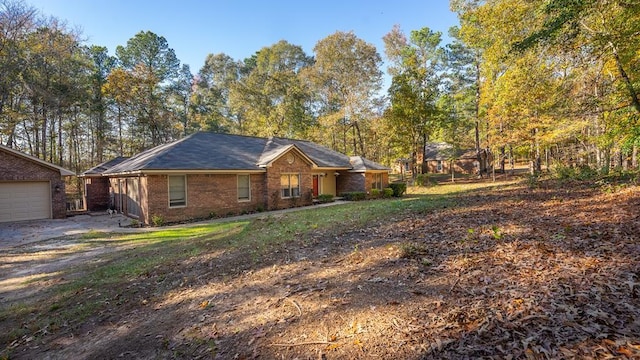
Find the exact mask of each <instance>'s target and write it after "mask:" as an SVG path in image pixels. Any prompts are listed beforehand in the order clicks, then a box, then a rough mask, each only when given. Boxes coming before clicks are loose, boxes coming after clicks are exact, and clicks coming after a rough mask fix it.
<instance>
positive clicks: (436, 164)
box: [418, 143, 492, 174]
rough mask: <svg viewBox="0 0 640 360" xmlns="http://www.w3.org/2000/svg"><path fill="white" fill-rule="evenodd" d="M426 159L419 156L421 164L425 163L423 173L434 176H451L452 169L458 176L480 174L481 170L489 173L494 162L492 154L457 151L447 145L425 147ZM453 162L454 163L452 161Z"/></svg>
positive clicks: (468, 150)
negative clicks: (491, 162) (491, 163)
mask: <svg viewBox="0 0 640 360" xmlns="http://www.w3.org/2000/svg"><path fill="white" fill-rule="evenodd" d="M423 154H424V157H423V156H421V155H422V154H419V155H420V156H419V157H418V158H419V160H418V161H419V162H421V161H422V163H423V172H424V173H432V174H451V167H453V170H454V171H455V172H456V173H458V174H478V173H479V170H480V169H482V171H483V172H487V169H488V167H489V166H490V161H492V158H491V154H490V152H488V151H486V150H484V149H481V150H480V153H478V152H477V151H476V150H475V149H457V150H455V151H454V148H453V146H451V145H450V144H447V143H428V144H426V145H425V147H424V153H423ZM452 160H453V161H452Z"/></svg>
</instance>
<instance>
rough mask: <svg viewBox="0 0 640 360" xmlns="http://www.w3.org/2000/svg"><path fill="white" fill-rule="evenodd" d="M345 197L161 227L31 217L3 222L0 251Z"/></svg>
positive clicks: (90, 217)
mask: <svg viewBox="0 0 640 360" xmlns="http://www.w3.org/2000/svg"><path fill="white" fill-rule="evenodd" d="M344 203H345V201H335V202H332V203H326V204H318V205H312V206H303V207H297V208H291V209H283V210H275V211H266V212H262V213H255V214H247V215H239V216H232V217H226V218H219V219H212V220H204V221H198V222H193V223H187V224H178V225H169V226H162V227H143V228H132V227H127V226H129V225H130V224H131V221H132V219H131V218H128V217H126V216H124V215H120V214H117V215H109V214H107V213H106V212H104V213H91V214H83V215H75V216H70V217H68V218H66V219H45V220H29V221H18V222H7V223H0V251H2V250H6V249H9V248H12V247H17V246H22V245H26V244H30V243H35V242H39V241H44V240H49V239H55V238H59V237H63V236H74V235H80V234H85V233H88V232H105V233H109V232H110V233H136V232H146V231H157V230H161V229H171V228H183V227H190V226H198V225H202V224H211V223H222V222H232V221H241V220H247V219H256V218H265V217H268V216H275V215H279V214H284V213H289V212H293V211H300V210H309V209H316V208H321V207H326V206H335V205H340V204H344Z"/></svg>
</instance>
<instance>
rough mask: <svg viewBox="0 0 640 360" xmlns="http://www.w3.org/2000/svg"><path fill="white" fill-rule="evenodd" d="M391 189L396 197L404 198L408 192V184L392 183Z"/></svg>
mask: <svg viewBox="0 0 640 360" xmlns="http://www.w3.org/2000/svg"><path fill="white" fill-rule="evenodd" d="M389 187H390V188H391V189H392V190H393V196H394V197H402V195H404V193H405V192H406V191H407V184H405V183H391V184H389Z"/></svg>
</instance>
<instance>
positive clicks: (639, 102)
mask: <svg viewBox="0 0 640 360" xmlns="http://www.w3.org/2000/svg"><path fill="white" fill-rule="evenodd" d="M609 46H610V47H611V52H612V53H613V59H614V60H615V62H616V67H617V68H618V72H619V73H620V77H622V81H623V82H624V85H625V87H626V89H627V91H628V92H629V96H630V97H631V104H632V105H633V107H634V109H636V111H637V112H638V113H640V99H638V93H637V92H636V90H635V88H634V87H633V83H632V82H631V79H629V75H627V72H626V71H625V70H624V67H623V66H622V61H620V55H618V48H617V47H616V46H615V45H613V43H612V42H609Z"/></svg>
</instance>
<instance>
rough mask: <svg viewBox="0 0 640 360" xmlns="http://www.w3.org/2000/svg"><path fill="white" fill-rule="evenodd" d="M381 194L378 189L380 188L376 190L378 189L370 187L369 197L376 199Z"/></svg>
mask: <svg viewBox="0 0 640 360" xmlns="http://www.w3.org/2000/svg"><path fill="white" fill-rule="evenodd" d="M381 194H382V193H381V191H380V190H378V189H371V197H372V198H374V199H377V198H379V197H380V195H381Z"/></svg>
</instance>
